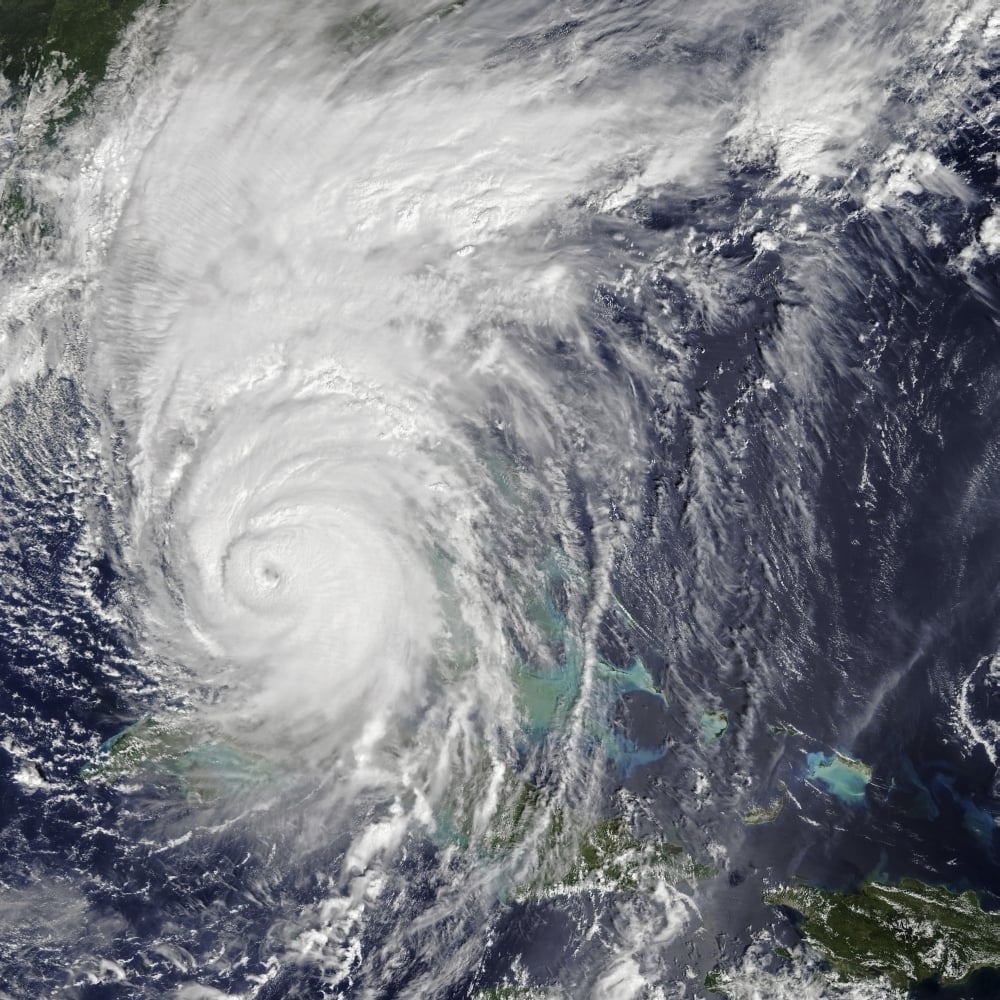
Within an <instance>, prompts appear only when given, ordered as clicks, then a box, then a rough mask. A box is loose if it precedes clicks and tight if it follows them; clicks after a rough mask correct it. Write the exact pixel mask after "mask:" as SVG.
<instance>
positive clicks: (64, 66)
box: [0, 0, 152, 136]
mask: <svg viewBox="0 0 1000 1000" xmlns="http://www.w3.org/2000/svg"><path fill="white" fill-rule="evenodd" d="M147 2H152V0H86V2H83V0H0V72H2V73H3V75H4V77H5V78H6V80H7V81H8V83H9V84H10V85H11V86H12V87H13V88H14V91H15V94H17V93H20V94H21V95H22V96H23V95H24V94H26V93H27V91H28V90H29V89H30V87H31V84H32V83H33V82H34V81H35V80H36V79H38V78H39V77H40V76H41V75H43V74H44V73H45V72H48V71H51V72H53V73H54V74H55V76H56V77H57V78H58V79H61V80H64V81H65V82H66V84H67V85H68V88H69V93H68V95H67V97H66V100H65V101H64V103H63V106H62V108H61V110H60V111H59V112H57V114H56V116H55V117H54V118H53V120H52V121H50V123H49V134H50V136H51V133H52V131H53V130H54V128H55V127H56V126H57V125H58V124H59V123H60V122H63V121H66V120H67V119H69V118H71V117H73V116H75V115H76V114H78V113H79V112H80V110H81V109H82V108H83V106H84V104H85V103H86V101H87V99H88V98H89V96H90V94H91V93H92V91H93V89H94V87H95V86H96V85H97V84H98V83H99V82H100V81H101V80H103V79H104V76H105V73H106V72H107V68H108V58H109V56H110V55H111V52H112V51H113V50H114V48H115V46H116V45H117V44H118V41H119V39H120V38H121V34H122V31H123V29H124V28H125V26H126V25H127V24H128V23H129V22H130V21H131V20H132V18H133V16H134V15H135V13H136V11H137V10H138V9H139V8H140V7H141V6H143V4H144V3H147Z"/></svg>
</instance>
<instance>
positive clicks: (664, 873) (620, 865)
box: [545, 817, 717, 893]
mask: <svg viewBox="0 0 1000 1000" xmlns="http://www.w3.org/2000/svg"><path fill="white" fill-rule="evenodd" d="M716 874H717V873H716V871H715V869H714V868H710V867H709V866H708V865H704V864H701V863H700V862H698V861H696V860H695V859H694V858H692V857H691V856H690V855H689V854H688V853H687V852H686V851H685V850H684V848H683V847H680V846H678V845H677V844H673V843H671V842H670V841H668V840H661V839H648V840H640V839H639V838H637V837H636V836H635V835H634V834H633V833H632V830H631V828H630V826H629V824H628V823H627V822H626V821H625V820H624V819H622V818H620V817H615V818H612V819H607V820H603V821H602V822H600V823H597V824H596V825H594V826H593V827H591V828H590V829H589V830H588V831H587V833H586V834H585V836H584V837H583V840H582V841H581V842H580V845H579V847H578V849H577V853H576V857H575V858H574V859H573V860H572V862H571V863H570V865H569V866H568V867H567V868H565V869H564V870H563V873H562V874H561V875H560V876H559V877H557V878H556V879H554V880H552V881H550V882H549V883H548V885H547V886H546V887H545V888H546V890H547V891H548V892H549V893H553V892H554V893H558V892H560V891H566V890H569V889H573V888H577V887H580V888H591V889H595V890H598V891H604V892H625V893H634V892H651V891H653V889H655V888H656V886H657V884H659V883H660V882H667V883H674V882H685V881H686V882H695V881H700V880H702V879H706V878H712V877H713V876H715V875H716Z"/></svg>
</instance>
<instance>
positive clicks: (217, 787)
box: [81, 718, 264, 802]
mask: <svg viewBox="0 0 1000 1000" xmlns="http://www.w3.org/2000/svg"><path fill="white" fill-rule="evenodd" d="M263 773H264V772H263V770H262V768H261V765H260V762H259V761H257V760H256V759H254V758H252V757H250V756H248V755H247V754H245V753H243V752H242V751H240V750H237V749H235V748H234V747H231V746H228V745H227V744H224V743H219V742H217V741H214V740H204V739H201V740H200V739H198V738H197V737H196V736H195V735H193V734H192V733H190V732H188V731H187V730H186V729H183V728H181V727H179V726H175V725H171V724H168V723H164V722H159V721H157V720H156V719H153V718H145V719H140V720H139V721H138V722H136V723H135V724H134V725H132V726H129V727H128V728H127V729H125V730H123V731H122V732H120V733H118V734H117V735H116V736H113V737H112V738H111V739H109V740H107V741H106V742H105V743H104V744H103V745H102V747H101V753H100V756H99V758H98V760H97V761H95V763H94V764H92V765H91V766H90V767H87V768H85V769H84V770H83V772H82V773H81V777H82V778H83V779H84V780H86V781H94V780H100V779H103V780H106V781H118V780H121V779H123V778H145V779H151V780H161V781H162V780H166V781H167V782H168V783H176V784H178V785H179V786H180V788H181V789H182V791H183V793H184V794H185V796H186V797H187V798H188V799H190V800H192V801H197V802H208V801H211V800H212V799H215V798H217V797H219V796H220V795H222V794H224V793H226V792H229V791H234V790H236V789H239V788H242V787H245V786H246V785H247V784H250V783H253V782H255V781H257V780H259V779H260V778H261V776H262V775H263Z"/></svg>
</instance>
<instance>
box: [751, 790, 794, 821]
mask: <svg viewBox="0 0 1000 1000" xmlns="http://www.w3.org/2000/svg"><path fill="white" fill-rule="evenodd" d="M784 807H785V799H784V796H781V795H779V796H778V797H777V798H775V799H773V800H772V801H771V803H770V804H769V805H766V806H754V808H752V809H750V810H748V811H747V812H746V813H745V814H744V815H743V822H744V823H746V824H747V825H748V826H760V825H761V824H762V823H773V822H774V821H775V820H776V819H777V818H778V817H779V816H780V815H781V810H782V809H783V808H784Z"/></svg>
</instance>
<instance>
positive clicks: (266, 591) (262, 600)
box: [222, 533, 307, 612]
mask: <svg viewBox="0 0 1000 1000" xmlns="http://www.w3.org/2000/svg"><path fill="white" fill-rule="evenodd" d="M282 535H283V536H284V537H282ZM282 535H278V536H276V535H275V534H273V533H272V534H270V535H268V534H258V533H255V534H250V535H243V536H241V537H240V538H237V539H236V540H235V541H234V542H233V543H232V545H230V547H229V549H228V550H227V551H226V554H225V556H224V558H223V563H222V576H223V586H224V587H225V588H226V590H228V591H229V593H230V594H231V595H232V597H233V599H234V600H236V601H238V602H239V603H242V604H244V605H246V606H247V608H249V609H257V610H260V611H264V612H266V611H268V610H269V609H271V610H274V606H275V602H276V601H278V600H280V598H281V597H282V595H283V594H284V593H286V592H287V591H289V590H291V589H293V588H294V585H295V583H296V582H297V581H296V577H297V576H298V574H297V572H296V570H295V565H296V563H295V558H296V555H295V552H294V544H293V539H292V538H291V537H289V534H288V533H282ZM306 583H307V581H306Z"/></svg>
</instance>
